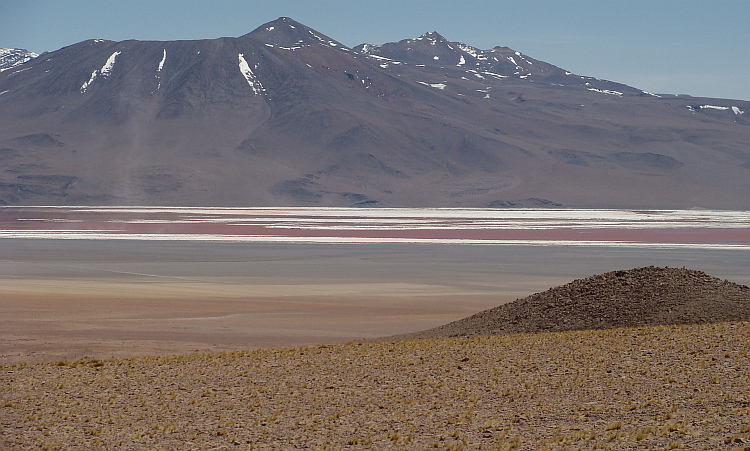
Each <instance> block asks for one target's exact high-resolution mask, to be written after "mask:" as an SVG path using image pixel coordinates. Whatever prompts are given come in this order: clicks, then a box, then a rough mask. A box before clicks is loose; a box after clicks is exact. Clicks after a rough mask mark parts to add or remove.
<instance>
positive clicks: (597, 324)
mask: <svg viewBox="0 0 750 451" xmlns="http://www.w3.org/2000/svg"><path fill="white" fill-rule="evenodd" d="M749 320H750V288H748V287H747V286H744V285H738V284H736V283H733V282H729V281H726V280H721V279H718V278H716V277H712V276H710V275H708V274H706V273H704V272H701V271H694V270H689V269H685V268H682V269H680V268H659V267H654V266H649V267H645V268H635V269H631V270H626V271H612V272H608V273H605V274H600V275H596V276H591V277H588V278H585V279H578V280H574V281H573V282H570V283H568V284H565V285H561V286H559V287H555V288H551V289H549V290H547V291H544V292H542V293H537V294H533V295H531V296H528V297H525V298H523V299H519V300H517V301H515V302H511V303H509V304H505V305H501V306H499V307H495V308H493V309H490V310H485V311H483V312H480V313H477V314H476V315H473V316H470V317H468V318H465V319H462V320H459V321H455V322H453V323H450V324H447V325H445V326H441V327H438V328H435V329H431V330H428V331H425V332H420V333H417V334H414V335H413V338H428V337H429V338H434V337H458V336H474V335H496V334H505V333H535V332H555V331H564V330H588V329H612V328H618V327H639V326H646V325H671V324H701V323H715V322H725V321H749Z"/></svg>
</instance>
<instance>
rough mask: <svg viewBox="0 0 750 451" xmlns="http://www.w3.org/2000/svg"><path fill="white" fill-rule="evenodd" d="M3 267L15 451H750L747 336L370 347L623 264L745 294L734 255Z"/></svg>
mask: <svg viewBox="0 0 750 451" xmlns="http://www.w3.org/2000/svg"><path fill="white" fill-rule="evenodd" d="M739 229H740V234H742V233H746V228H745V229H743V228H742V227H740V228H739ZM742 236H744V235H742ZM734 244H737V243H734ZM740 244H742V243H740ZM0 255H1V257H0V278H1V279H2V280H0V283H1V285H0V313H2V315H1V318H0V364H1V365H2V367H1V368H0V369H2V375H1V376H0V380H1V381H2V387H3V388H2V399H0V400H1V401H2V403H3V405H2V415H1V416H2V425H1V430H2V434H0V443H1V444H2V445H3V446H4V447H5V448H8V449H29V448H31V449H117V448H119V449H297V448H303V449H316V448H319V449H361V448H372V449H427V448H439V449H514V448H521V449H543V448H547V449H596V448H604V449H676V448H690V449H717V448H726V449H745V448H744V446H745V445H743V444H744V443H750V434H748V433H749V432H750V411H749V410H748V407H749V405H748V400H750V392H749V391H748V389H747V387H748V386H750V380H748V378H749V377H750V372H749V370H748V368H750V362H748V356H747V353H746V349H747V345H748V344H749V343H748V337H750V334H748V328H747V327H748V326H747V323H742V322H739V323H722V324H716V325H696V326H674V327H665V326H659V327H644V328H634V329H617V330H610V331H579V332H563V333H554V334H514V335H507V336H498V337H479V338H476V337H475V338H465V339H461V338H453V339H440V340H418V341H404V342H385V343H382V342H363V340H367V339H374V338H377V337H383V336H390V335H397V334H404V333H408V332H414V331H419V330H424V329H428V328H431V327H435V326H438V325H442V324H446V323H448V322H451V321H454V320H457V319H460V318H464V317H467V316H469V315H471V314H473V313H476V312H478V311H480V310H484V309H489V308H492V307H495V306H497V305H499V304H504V303H508V302H511V301H514V300H515V299H518V298H521V297H524V296H527V295H529V294H532V293H536V292H540V291H543V290H545V289H547V288H550V287H552V286H556V285H560V284H563V283H566V282H569V281H571V280H573V279H576V278H582V277H587V276H589V275H592V274H599V273H603V272H606V271H611V270H617V269H623V268H633V267H637V266H644V265H657V266H672V267H683V266H686V267H689V268H692V269H699V270H702V271H705V272H707V273H709V274H711V275H713V276H716V277H719V278H721V279H728V280H730V281H732V282H736V283H739V284H744V285H750V271H749V270H748V268H750V253H749V252H748V250H747V249H746V248H744V247H742V245H740V246H726V247H722V246H702V245H699V246H689V245H688V246H684V245H677V246H653V245H652V244H642V245H628V246H614V245H611V243H609V244H608V243H599V244H597V243H593V244H592V243H589V244H587V245H532V244H514V245H508V244H505V245H481V244H476V243H475V244H461V243H456V242H440V243H427V242H398V243H394V242H387V241H383V242H348V243H321V242H303V241H296V242H263V241H242V240H236V241H201V240H190V239H186V240H160V239H150V240H143V239H124V238H122V237H119V238H117V239H75V238H73V239H71V238H70V237H67V238H65V239H49V238H28V237H24V238H7V237H6V238H2V239H0Z"/></svg>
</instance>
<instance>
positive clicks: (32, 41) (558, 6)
mask: <svg viewBox="0 0 750 451" xmlns="http://www.w3.org/2000/svg"><path fill="white" fill-rule="evenodd" d="M280 16H288V17H291V18H293V19H295V20H297V21H299V22H302V23H304V24H305V25H307V26H309V27H312V28H314V29H316V30H318V31H320V32H321V33H324V34H327V35H328V36H330V37H332V38H334V39H336V40H338V41H340V42H342V43H343V44H346V45H348V46H355V45H357V44H361V43H363V42H367V43H371V44H382V43H384V42H391V41H398V40H401V39H405V38H411V37H416V36H419V35H421V34H422V33H425V32H427V31H437V32H439V33H440V34H442V35H443V36H445V37H446V38H448V39H449V40H451V41H461V42H464V43H466V44H469V45H473V46H475V47H479V48H483V49H487V48H491V47H494V46H497V45H502V46H507V47H511V48H513V49H514V50H518V51H520V52H523V53H525V54H527V55H529V56H531V57H533V58H536V59H540V60H543V61H546V62H548V63H551V64H555V65H557V66H560V67H562V68H564V69H567V70H570V71H572V72H575V73H578V74H581V75H590V76H594V77H598V78H604V79H608V80H613V81H617V82H622V83H626V84H629V85H631V86H635V87H637V88H640V89H644V90H646V91H650V92H655V93H671V94H690V95H694V96H707V97H723V98H733V99H743V100H750V0H617V1H615V0H524V1H519V0H513V1H491V0H484V1H481V0H463V1H455V0H453V1H447V0H432V1H422V0H417V1H409V0H398V1H391V0H380V1H373V0H367V1H359V0H347V1H341V0H262V1H241V0H212V1H198V0H183V1H178V0H164V1H159V0H117V1H113V0H97V1H94V0H0V18H2V20H1V21H0V23H2V25H1V26H0V47H15V48H25V49H28V50H31V51H34V52H37V53H41V52H44V51H53V50H57V49H59V48H61V47H64V46H66V45H70V44H74V43H77V42H80V41H83V40H86V39H91V38H102V39H111V40H116V41H121V40H126V39H141V40H175V39H210V38H217V37H221V36H241V35H243V34H245V33H248V32H250V31H252V30H253V29H255V28H257V27H258V26H260V25H262V24H264V23H266V22H269V21H271V20H274V19H276V18H277V17H280Z"/></svg>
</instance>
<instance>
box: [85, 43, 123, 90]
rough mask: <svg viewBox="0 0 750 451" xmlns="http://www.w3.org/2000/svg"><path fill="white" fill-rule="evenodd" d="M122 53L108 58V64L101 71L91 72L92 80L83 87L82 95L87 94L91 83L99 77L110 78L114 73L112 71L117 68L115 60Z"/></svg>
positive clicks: (115, 53) (116, 53)
mask: <svg viewBox="0 0 750 451" xmlns="http://www.w3.org/2000/svg"><path fill="white" fill-rule="evenodd" d="M121 53H122V52H114V53H113V54H111V55H110V56H109V58H107V62H106V63H104V66H102V68H101V69H95V70H94V71H93V72H91V78H89V81H87V82H86V83H84V84H82V85H81V94H83V93H84V92H86V90H87V89H88V88H89V86H91V83H93V82H94V80H96V77H97V75H101V76H102V77H104V78H107V77H109V74H111V73H112V69H113V68H114V67H115V60H116V59H117V55H119V54H121Z"/></svg>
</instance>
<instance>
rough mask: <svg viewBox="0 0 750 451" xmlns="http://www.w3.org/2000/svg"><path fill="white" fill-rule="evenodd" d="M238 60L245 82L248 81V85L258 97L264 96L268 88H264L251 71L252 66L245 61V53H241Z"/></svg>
mask: <svg viewBox="0 0 750 451" xmlns="http://www.w3.org/2000/svg"><path fill="white" fill-rule="evenodd" d="M238 59H239V67H240V73H241V74H242V75H243V76H244V77H245V80H247V84H248V85H250V87H251V88H252V89H253V92H254V93H255V95H256V96H257V95H260V94H263V91H265V90H266V88H264V87H263V85H262V84H261V83H260V81H259V80H258V78H257V77H256V76H255V74H254V73H253V71H252V70H251V69H250V65H249V64H247V61H246V60H245V55H244V54H243V53H240V54H239V55H238Z"/></svg>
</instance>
